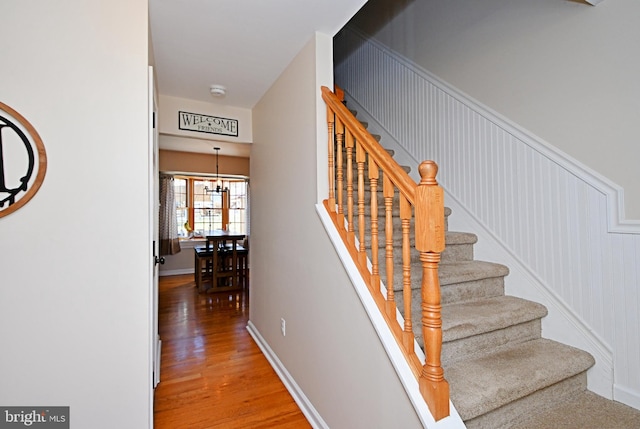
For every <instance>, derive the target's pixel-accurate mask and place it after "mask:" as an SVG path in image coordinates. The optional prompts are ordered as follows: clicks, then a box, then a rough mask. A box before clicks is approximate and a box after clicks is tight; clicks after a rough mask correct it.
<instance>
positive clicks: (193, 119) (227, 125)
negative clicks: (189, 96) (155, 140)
mask: <svg viewBox="0 0 640 429" xmlns="http://www.w3.org/2000/svg"><path fill="white" fill-rule="evenodd" d="M178 128H179V129H181V130H187V131H196V132H199V133H209V134H220V135H223V136H231V137H238V120H237V119H229V118H220V117H218V116H209V115H201V114H199V113H189V112H181V111H179V112H178Z"/></svg>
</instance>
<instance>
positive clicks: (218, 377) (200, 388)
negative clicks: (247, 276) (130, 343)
mask: <svg viewBox="0 0 640 429" xmlns="http://www.w3.org/2000/svg"><path fill="white" fill-rule="evenodd" d="M159 289H160V298H159V329H160V338H161V339H162V360H161V370H160V384H159V385H158V387H157V388H156V391H155V400H154V406H155V411H154V419H155V428H156V429H181V428H185V429H186V428H189V429H207V428H225V429H226V428H229V429H234V428H252V429H253V428H296V429H297V428H310V427H311V425H310V424H309V423H308V422H307V420H306V418H305V417H304V415H303V414H302V412H301V411H300V409H299V408H298V406H297V404H296V403H295V402H294V401H293V398H292V397H291V395H290V394H289V392H288V391H287V390H286V389H285V387H284V385H283V384H282V382H281V381H280V379H279V378H278V376H277V375H276V373H275V371H274V370H273V368H271V365H269V362H268V361H267V359H266V358H265V357H264V355H263V354H262V352H261V351H260V349H259V348H258V346H257V345H256V344H255V342H254V341H253V339H252V338H251V336H250V335H249V333H248V332H247V330H246V326H247V322H248V320H249V298H248V294H246V293H245V292H230V293H212V294H206V293H205V294H198V292H197V291H196V288H195V282H194V279H193V275H187V276H172V277H161V278H160V285H159Z"/></svg>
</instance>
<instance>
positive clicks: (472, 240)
mask: <svg viewBox="0 0 640 429" xmlns="http://www.w3.org/2000/svg"><path fill="white" fill-rule="evenodd" d="M444 242H445V244H446V245H447V246H448V245H456V244H476V243H477V242H478V236H477V235H475V234H472V233H470V232H458V231H447V232H445V234H444Z"/></svg>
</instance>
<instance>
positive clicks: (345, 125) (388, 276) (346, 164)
mask: <svg viewBox="0 0 640 429" xmlns="http://www.w3.org/2000/svg"><path fill="white" fill-rule="evenodd" d="M336 92H337V93H338V94H339V95H338V96H336V94H334V93H333V92H332V91H331V90H330V89H329V88H327V87H322V98H323V99H324V101H325V103H326V104H327V130H328V132H329V138H328V148H327V149H328V156H329V162H328V180H329V195H328V198H327V199H326V200H325V201H324V204H325V207H326V209H327V211H328V212H329V215H330V216H331V218H332V220H333V222H334V224H335V226H336V228H337V230H338V231H339V233H340V236H341V237H342V239H343V240H344V242H345V245H346V247H347V249H348V250H349V253H350V254H351V256H352V258H353V260H354V262H355V264H356V266H357V267H358V270H359V271H360V274H361V275H362V278H363V279H364V281H365V283H366V284H367V286H368V288H369V291H370V292H371V294H372V297H373V298H374V301H375V302H376V305H377V306H378V309H379V310H380V312H381V314H382V316H383V317H384V319H385V320H386V322H387V324H388V325H389V328H390V329H391V332H392V333H393V335H394V337H395V339H396V341H397V342H398V345H399V346H400V349H401V350H402V353H403V354H404V356H405V358H406V360H407V362H408V363H409V367H410V368H411V369H412V371H413V373H414V375H415V376H416V378H417V380H418V384H419V386H420V392H421V394H422V396H423V398H424V399H425V402H426V403H427V405H428V407H429V409H430V411H431V413H432V415H433V417H434V418H435V419H436V420H440V419H442V418H444V417H446V416H448V415H449V384H448V383H447V381H446V380H445V378H444V370H443V369H442V365H441V361H440V355H441V350H442V318H441V309H442V306H441V303H440V283H439V280H438V265H439V262H440V253H441V252H442V251H443V250H444V244H445V243H444V195H443V191H442V188H441V187H440V186H438V183H437V181H436V174H437V172H438V167H437V165H436V164H435V162H433V161H424V162H422V163H421V164H420V166H419V168H418V171H419V173H420V177H421V180H420V183H418V184H416V183H415V182H414V181H413V179H411V177H409V175H408V174H407V173H406V172H405V171H404V170H403V169H402V168H401V167H400V166H399V165H398V164H397V163H396V161H395V160H394V159H393V158H392V157H391V156H390V155H389V153H387V151H386V150H385V149H384V148H383V147H382V146H381V145H380V144H379V143H378V142H377V140H376V139H375V138H373V136H371V134H370V133H369V132H368V131H367V130H366V129H365V128H364V126H363V125H362V124H361V123H360V122H359V121H358V120H357V119H356V118H355V117H354V116H353V115H352V114H351V112H350V111H349V110H348V109H347V108H346V107H345V105H344V103H343V98H342V94H343V93H342V92H341V91H339V90H337V91H336ZM343 153H344V155H343ZM354 167H355V171H354ZM380 175H382V181H381V182H382V183H380ZM367 180H368V182H367ZM354 182H355V183H354ZM367 184H368V186H369V191H368V192H369V195H370V198H369V201H366V198H365V195H366V186H367ZM380 188H382V189H381V195H382V201H383V204H384V206H383V209H384V220H383V225H384V227H383V228H384V236H383V237H382V239H383V240H384V243H383V244H384V247H383V248H384V259H383V261H382V262H381V261H380V259H379V252H380V251H381V249H380V245H381V243H380V240H381V238H380V236H379V234H380V233H381V232H380V230H379V225H378V222H379V221H380V219H379V216H378V210H379V208H380V207H379V204H378V194H379V193H380ZM345 191H346V195H345ZM367 204H368V206H367ZM394 204H397V206H398V212H399V221H398V222H397V223H399V224H400V231H399V232H398V234H395V231H394ZM345 206H346V207H345ZM367 208H368V209H369V211H370V225H367V223H366V216H365V213H366V211H367ZM354 211H355V212H356V213H354ZM412 214H413V218H412ZM345 215H346V217H345ZM412 220H413V221H414V227H413V233H414V238H415V245H414V249H415V251H417V252H419V255H420V258H419V259H420V263H421V265H422V278H421V279H412V278H411V252H412V246H411V231H412V228H411V221H412ZM398 237H399V240H400V241H401V243H402V245H401V246H400V247H401V251H400V252H399V253H400V259H401V261H402V263H401V265H400V267H399V268H400V269H401V270H402V271H401V272H402V285H401V286H402V298H403V302H404V305H403V308H402V313H403V315H404V324H403V325H402V326H401V325H400V324H399V323H398V321H397V317H396V313H397V307H396V299H395V287H396V285H394V270H395V269H396V266H395V262H394V261H395V260H396V258H395V257H394V243H396V240H397V239H398ZM367 242H368V243H369V248H368V249H367V246H366V245H365V243H367ZM381 270H384V273H385V275H384V276H381ZM414 280H415V281H417V280H419V281H420V288H421V303H420V308H421V312H422V314H421V324H422V326H421V331H422V335H423V339H424V351H425V356H426V358H425V361H424V362H422V361H421V360H420V358H418V356H417V354H416V353H415V347H414V342H415V337H414V334H413V329H414V327H413V323H412V320H411V308H412V306H411V300H412V288H411V285H412V282H414ZM381 282H384V283H385V289H384V293H383V292H382V290H381V289H380V287H381Z"/></svg>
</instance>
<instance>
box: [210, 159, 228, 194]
mask: <svg viewBox="0 0 640 429" xmlns="http://www.w3.org/2000/svg"><path fill="white" fill-rule="evenodd" d="M213 150H215V151H216V188H215V189H209V187H208V186H205V187H204V190H205V192H208V193H213V192H215V193H216V194H220V193H222V192H228V191H229V188H223V187H222V185H221V183H222V182H221V181H220V176H219V175H218V152H219V151H220V148H219V147H214V148H213Z"/></svg>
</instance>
